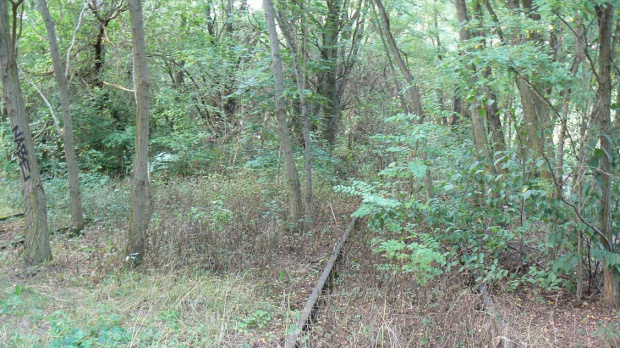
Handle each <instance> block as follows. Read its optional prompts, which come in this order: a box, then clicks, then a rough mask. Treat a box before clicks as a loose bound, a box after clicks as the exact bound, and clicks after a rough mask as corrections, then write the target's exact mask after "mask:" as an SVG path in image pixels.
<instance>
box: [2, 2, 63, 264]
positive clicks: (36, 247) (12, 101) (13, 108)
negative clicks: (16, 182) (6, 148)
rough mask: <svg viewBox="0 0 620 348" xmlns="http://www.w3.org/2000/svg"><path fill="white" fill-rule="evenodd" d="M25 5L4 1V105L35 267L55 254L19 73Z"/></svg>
mask: <svg viewBox="0 0 620 348" xmlns="http://www.w3.org/2000/svg"><path fill="white" fill-rule="evenodd" d="M21 4H22V1H16V2H14V3H12V2H9V1H0V68H1V69H2V92H3V94H4V103H5V107H6V110H7V113H8V115H9V118H10V119H11V127H12V129H13V140H14V142H15V145H16V148H17V153H16V155H17V158H18V160H19V167H20V171H21V180H22V183H23V187H24V216H25V218H26V238H25V245H24V261H25V263H26V264H27V265H35V264H40V263H43V262H47V261H51V259H52V251H51V248H50V242H49V235H48V232H47V207H46V202H45V191H44V190H43V182H42V181H41V176H40V172H39V164H38V162H37V155H36V152H35V148H34V142H33V140H32V134H31V133H30V127H29V125H28V115H27V114H26V110H25V108H24V98H23V95H22V89H21V85H20V82H19V77H18V71H17V45H16V35H15V33H16V28H17V27H18V25H17V21H18V20H19V19H18V18H17V13H18V7H19V6H20V5H21ZM9 11H12V14H13V16H12V23H11V21H10V20H9V16H8V13H9ZM11 24H12V25H11ZM11 34H13V35H11Z"/></svg>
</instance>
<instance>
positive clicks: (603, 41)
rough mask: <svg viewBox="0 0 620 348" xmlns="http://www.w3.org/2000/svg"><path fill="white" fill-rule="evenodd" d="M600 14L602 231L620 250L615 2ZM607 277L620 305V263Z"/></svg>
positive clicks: (609, 296) (613, 300) (609, 294)
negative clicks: (615, 225) (614, 162)
mask: <svg viewBox="0 0 620 348" xmlns="http://www.w3.org/2000/svg"><path fill="white" fill-rule="evenodd" d="M596 16H597V18H598V25H599V36H598V38H599V39H598V41H599V72H598V92H597V94H598V95H597V103H596V105H595V106H594V118H595V121H598V125H599V132H600V138H599V141H600V143H601V149H602V150H603V156H602V157H601V159H600V167H599V169H600V173H601V183H602V185H601V186H602V187H601V191H602V194H601V212H600V229H601V232H602V233H603V234H604V235H605V236H606V237H607V239H608V240H609V241H610V243H612V245H611V248H612V250H608V251H610V252H616V250H615V244H614V239H615V238H614V231H613V229H612V224H611V219H612V217H611V187H612V186H611V184H612V182H611V180H612V178H611V158H610V157H611V156H612V141H611V137H612V132H611V110H610V106H611V55H612V52H611V32H612V23H613V18H614V6H613V4H611V3H607V4H603V5H598V6H596ZM603 271H604V279H605V286H604V287H605V301H606V302H607V303H609V304H610V305H612V306H613V307H616V308H617V307H620V283H619V280H618V279H620V274H618V271H617V268H616V267H613V266H612V267H607V264H606V263H605V265H604V267H603Z"/></svg>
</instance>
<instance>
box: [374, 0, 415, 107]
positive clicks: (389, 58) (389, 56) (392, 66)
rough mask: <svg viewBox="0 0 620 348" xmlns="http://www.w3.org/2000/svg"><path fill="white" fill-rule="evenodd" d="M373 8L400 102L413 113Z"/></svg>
mask: <svg viewBox="0 0 620 348" xmlns="http://www.w3.org/2000/svg"><path fill="white" fill-rule="evenodd" d="M372 10H373V15H374V18H375V22H376V23H375V24H376V26H377V32H378V33H379V37H380V38H381V43H382V44H383V50H384V51H385V56H386V58H387V60H388V64H389V66H390V70H392V77H393V78H394V86H396V89H397V91H398V98H399V99H400V104H401V106H402V108H403V112H405V113H407V114H409V113H411V109H410V106H409V104H408V103H407V101H406V100H405V98H404V96H403V94H402V93H401V91H402V90H403V89H402V88H401V86H400V82H398V74H397V73H396V68H394V63H393V62H392V56H391V55H390V49H389V47H388V45H387V43H386V42H385V37H384V35H383V30H382V29H381V24H380V23H379V19H378V18H377V17H378V16H377V11H376V10H375V8H374V7H373V8H372Z"/></svg>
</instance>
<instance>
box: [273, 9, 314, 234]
mask: <svg viewBox="0 0 620 348" xmlns="http://www.w3.org/2000/svg"><path fill="white" fill-rule="evenodd" d="M276 18H277V20H278V24H279V25H280V28H281V29H282V34H283V35H284V39H285V41H286V43H287V45H288V46H289V50H290V51H291V56H292V57H293V68H294V70H295V80H296V81H297V90H298V93H299V103H300V104H301V123H302V133H303V138H304V157H305V162H306V163H305V167H306V187H307V191H308V192H307V194H306V215H305V219H304V231H308V230H309V229H310V228H311V226H312V198H313V193H312V144H311V141H310V124H309V122H308V102H307V98H306V91H305V89H306V41H305V40H306V34H307V30H306V27H305V24H306V23H307V21H306V19H304V24H303V25H304V27H303V28H302V32H303V40H304V41H303V43H302V50H301V56H302V64H301V65H300V64H299V58H298V52H297V45H296V44H295V40H294V39H293V35H292V34H291V30H290V28H289V27H288V25H287V24H286V21H283V20H281V16H277V17H276ZM304 18H305V17H304Z"/></svg>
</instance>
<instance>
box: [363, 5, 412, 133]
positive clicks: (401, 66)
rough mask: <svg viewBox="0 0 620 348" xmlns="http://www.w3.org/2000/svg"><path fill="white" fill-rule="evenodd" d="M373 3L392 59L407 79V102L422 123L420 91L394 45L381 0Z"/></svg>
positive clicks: (388, 21)
mask: <svg viewBox="0 0 620 348" xmlns="http://www.w3.org/2000/svg"><path fill="white" fill-rule="evenodd" d="M375 4H376V5H377V8H378V9H379V14H380V15H381V22H382V23H383V30H384V31H385V37H386V39H387V42H388V44H389V46H390V49H391V50H392V54H393V55H394V59H395V60H396V64H397V65H398V68H399V69H400V72H401V73H402V74H403V76H405V80H406V81H407V84H408V86H407V96H408V99H409V102H410V103H411V105H412V109H411V110H412V111H413V113H414V114H415V115H417V116H418V117H420V123H422V121H423V119H424V113H423V111H422V102H421V100H420V92H419V91H418V86H417V85H416V83H415V81H414V78H413V74H412V73H411V71H410V70H409V68H408V67H407V63H405V60H404V59H403V57H402V55H401V54H400V51H399V50H398V47H397V46H396V41H395V40H394V36H392V32H391V31H390V20H389V18H388V16H387V13H386V12H385V8H384V7H383V3H382V2H381V0H375Z"/></svg>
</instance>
